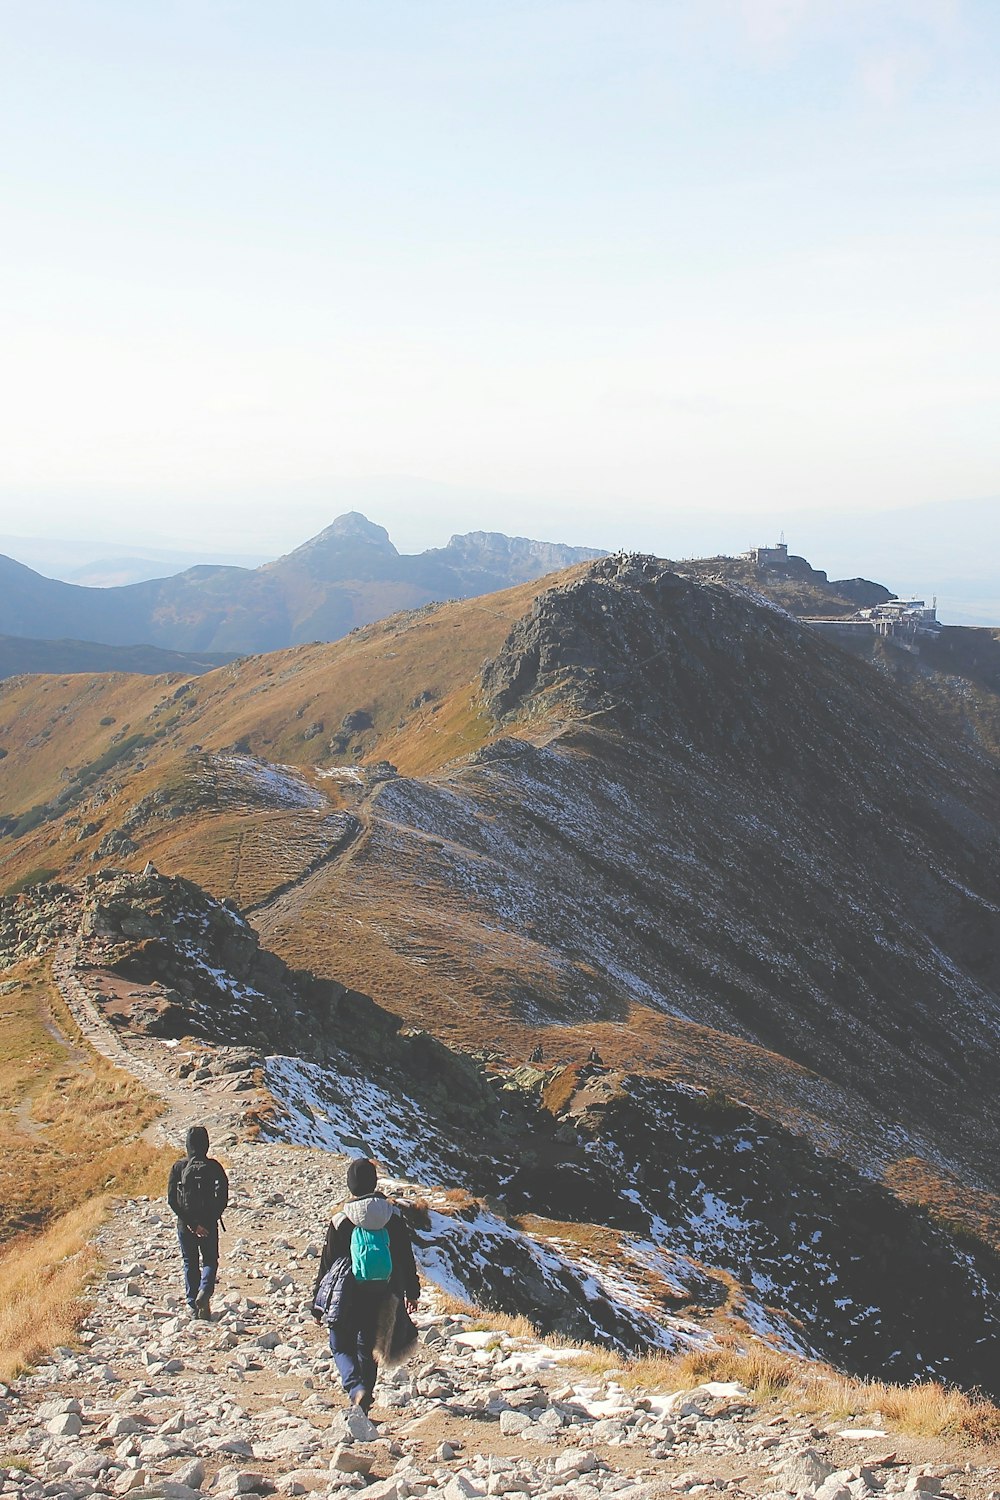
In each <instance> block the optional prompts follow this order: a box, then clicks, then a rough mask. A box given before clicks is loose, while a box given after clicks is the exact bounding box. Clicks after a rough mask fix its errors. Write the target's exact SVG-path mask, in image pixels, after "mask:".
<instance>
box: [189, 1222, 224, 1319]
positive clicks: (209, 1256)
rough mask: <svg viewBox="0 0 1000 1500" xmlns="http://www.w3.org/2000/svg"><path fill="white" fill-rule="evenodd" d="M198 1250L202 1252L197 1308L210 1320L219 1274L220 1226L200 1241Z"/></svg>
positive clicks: (213, 1228)
mask: <svg viewBox="0 0 1000 1500" xmlns="http://www.w3.org/2000/svg"><path fill="white" fill-rule="evenodd" d="M198 1249H199V1251H200V1252H201V1277H200V1279H199V1282H198V1295H197V1297H196V1298H195V1307H196V1308H197V1310H198V1312H199V1314H200V1315H201V1317H203V1318H210V1317H211V1316H212V1301H211V1298H212V1293H213V1292H214V1291H215V1282H216V1277H217V1276H218V1274H219V1226H218V1224H213V1226H212V1228H211V1229H210V1230H209V1231H208V1233H207V1234H206V1235H203V1236H202V1237H201V1239H199V1240H198Z"/></svg>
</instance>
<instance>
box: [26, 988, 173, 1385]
mask: <svg viewBox="0 0 1000 1500" xmlns="http://www.w3.org/2000/svg"><path fill="white" fill-rule="evenodd" d="M0 1058H2V1061H0V1094H2V1097H3V1099H4V1101H5V1108H4V1113H5V1114H6V1116H7V1118H6V1121H5V1129H4V1137H5V1139H4V1157H3V1167H2V1173H3V1193H2V1202H3V1207H2V1211H0V1245H3V1247H4V1249H3V1254H2V1256H0V1309H2V1313H0V1349H2V1350H3V1358H2V1360H0V1378H2V1379H7V1378H10V1376H12V1375H13V1374H16V1373H17V1371H18V1370H20V1369H23V1368H26V1367H27V1366H28V1365H30V1364H31V1362H32V1361H33V1360H34V1359H36V1358H37V1357H38V1355H39V1354H40V1353H41V1351H42V1350H44V1349H46V1348H50V1347H52V1346H53V1345H54V1344H59V1343H66V1342H68V1341H69V1339H70V1338H71V1336H72V1333H73V1330H74V1329H75V1327H76V1326H77V1320H78V1317H79V1296H80V1293H81V1291H82V1290H83V1288H84V1287H85V1285H86V1282H87V1279H88V1277H89V1275H90V1274H91V1271H92V1269H93V1265H94V1257H95V1252H94V1250H93V1248H92V1245H91V1241H92V1238H93V1234H94V1231H95V1229H96V1227H97V1225H98V1224H99V1223H100V1221H101V1219H102V1217H103V1216H104V1214H105V1212H106V1211H107V1208H108V1205H109V1204H110V1203H111V1202H112V1200H113V1198H114V1197H115V1196H118V1195H121V1194H132V1193H137V1192H145V1191H149V1190H150V1188H151V1187H152V1186H153V1184H155V1190H156V1191H160V1190H161V1189H162V1179H163V1176H164V1173H165V1171H166V1163H167V1159H168V1157H169V1156H171V1155H172V1153H168V1152H165V1151H162V1150H158V1149H156V1148H154V1147H152V1146H150V1145H149V1144H148V1143H147V1142H146V1141H144V1140H143V1139H142V1138H141V1133H142V1131H143V1129H144V1128H145V1126H146V1125H147V1124H148V1123H149V1122H150V1121H151V1120H152V1119H154V1118H155V1116H156V1114H157V1113H158V1112H159V1110H158V1105H157V1103H156V1101H155V1100H153V1099H152V1098H151V1096H150V1095H149V1094H148V1093H147V1092H146V1091H145V1089H143V1087H142V1086H141V1085H140V1084H139V1083H137V1082H136V1081H135V1079H133V1078H131V1077H130V1076H129V1075H128V1074H127V1073H123V1072H122V1071H121V1070H120V1069H118V1068H115V1067H113V1066H112V1065H111V1064H110V1063H108V1062H106V1061H105V1059H104V1058H102V1057H100V1056H98V1055H97V1054H96V1053H94V1052H93V1051H92V1050H91V1049H90V1048H89V1047H88V1046H87V1044H86V1043H85V1042H84V1040H83V1038H82V1037H81V1035H80V1033H79V1031H78V1030H77V1028H76V1025H75V1023H74V1022H73V1020H72V1017H71V1016H70V1014H69V1012H68V1011H67V1010H66V1008H65V1006H64V1004H63V1002H62V1000H61V998H60V997H59V995H58V992H57V991H56V988H55V986H54V984H53V982H52V979H51V976H50V975H49V973H48V971H47V969H46V968H45V966H44V965H42V964H38V963H36V964H30V965H29V964H25V965H22V966H21V967H20V968H18V969H16V970H14V971H12V972H11V973H10V975H9V977H8V979H7V980H6V982H5V993H4V996H3V1005H2V1009H0Z"/></svg>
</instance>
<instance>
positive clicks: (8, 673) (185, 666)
mask: <svg viewBox="0 0 1000 1500" xmlns="http://www.w3.org/2000/svg"><path fill="white" fill-rule="evenodd" d="M232 659H233V654H232V653H226V652H219V653H217V654H216V655H214V656H211V655H205V654H202V653H192V652H187V651H162V650H160V648H159V647H158V646H102V645H100V643H99V642H97V641H73V640H64V641H37V640H33V639H30V638H28V637H25V636H13V635H0V680H2V679H3V678H5V677H19V676H20V675H21V674H22V673H24V672H45V673H48V674H53V673H55V674H59V673H66V672H139V673H142V674H143V675H149V676H155V675H157V674H158V673H160V672H183V673H184V675H185V676H186V677H197V676H199V675H200V674H201V673H202V672H210V671H211V670H212V669H213V667H221V666H224V665H225V663H226V662H227V661H232Z"/></svg>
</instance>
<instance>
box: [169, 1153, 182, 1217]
mask: <svg viewBox="0 0 1000 1500" xmlns="http://www.w3.org/2000/svg"><path fill="white" fill-rule="evenodd" d="M183 1165H184V1163H183V1161H175V1162H174V1164H173V1166H172V1167H171V1168H170V1177H169V1178H168V1180H167V1203H168V1204H169V1205H170V1207H171V1208H172V1209H173V1211H174V1213H175V1214H176V1215H177V1217H178V1218H180V1217H181V1205H180V1201H179V1199H178V1197H177V1188H178V1185H179V1184H180V1180H181V1168H182V1167H183Z"/></svg>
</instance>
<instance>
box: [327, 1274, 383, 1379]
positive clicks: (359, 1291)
mask: <svg viewBox="0 0 1000 1500" xmlns="http://www.w3.org/2000/svg"><path fill="white" fill-rule="evenodd" d="M391 1295H392V1294H391V1293H390V1291H389V1288H388V1285H387V1283H386V1282H384V1281H369V1282H364V1281H356V1282H354V1284H353V1286H352V1287H351V1288H350V1291H349V1293H347V1294H346V1295H345V1296H344V1299H343V1301H342V1303H341V1308H340V1314H339V1316H338V1318H337V1320H336V1322H335V1323H331V1324H330V1350H331V1352H332V1354H333V1361H334V1364H335V1365H336V1366H337V1370H338V1372H339V1374H340V1379H341V1381H342V1383H343V1386H344V1390H345V1391H346V1392H347V1394H348V1395H349V1396H351V1395H353V1394H354V1392H355V1391H356V1390H357V1389H358V1387H359V1386H360V1387H361V1389H362V1390H363V1391H364V1393H365V1404H366V1405H370V1403H371V1395H372V1392H373V1391H374V1389H375V1381H376V1380H377V1378H378V1366H377V1365H376V1363H375V1355H374V1353H373V1352H372V1351H373V1349H374V1346H375V1339H376V1337H377V1335H378V1324H379V1314H380V1312H381V1311H382V1307H383V1305H384V1304H385V1302H386V1299H387V1298H388V1297H390V1296H391Z"/></svg>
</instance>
